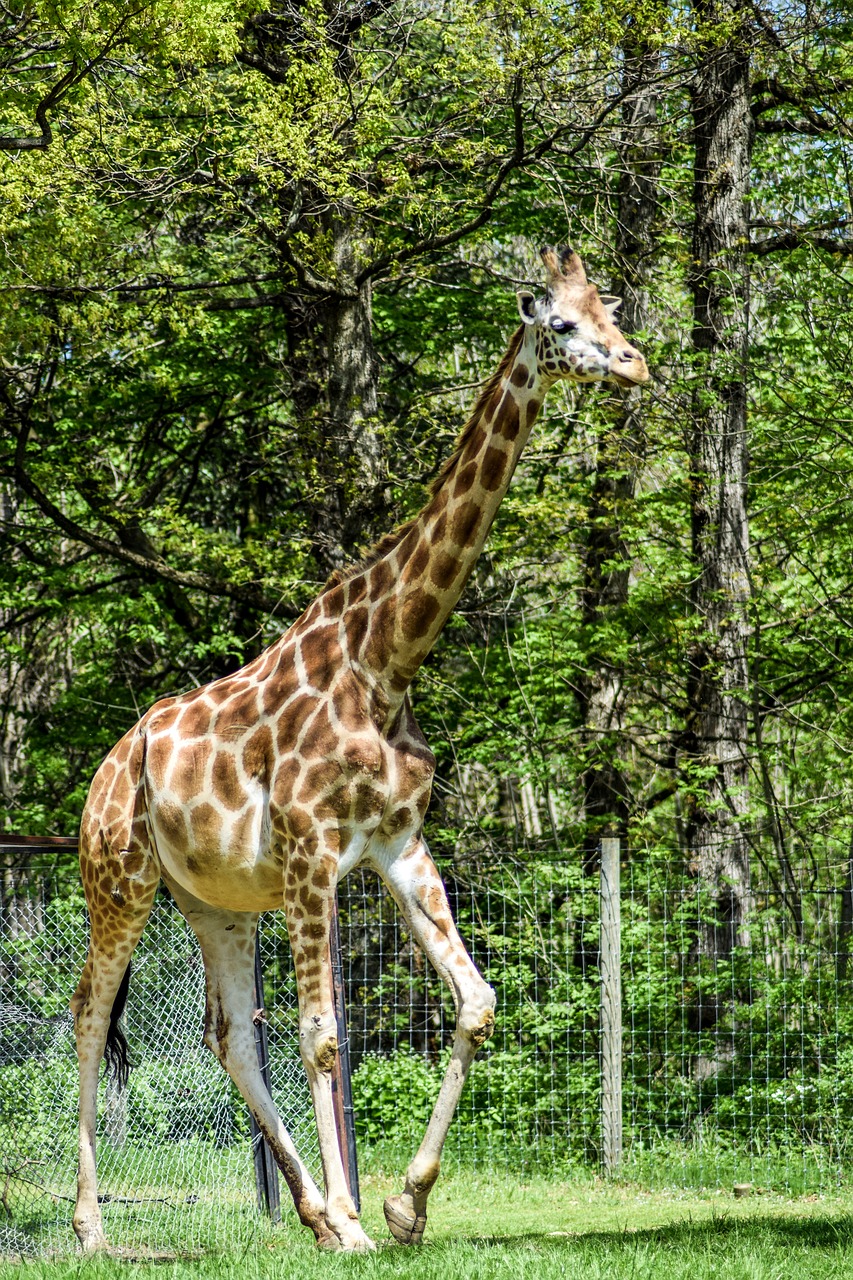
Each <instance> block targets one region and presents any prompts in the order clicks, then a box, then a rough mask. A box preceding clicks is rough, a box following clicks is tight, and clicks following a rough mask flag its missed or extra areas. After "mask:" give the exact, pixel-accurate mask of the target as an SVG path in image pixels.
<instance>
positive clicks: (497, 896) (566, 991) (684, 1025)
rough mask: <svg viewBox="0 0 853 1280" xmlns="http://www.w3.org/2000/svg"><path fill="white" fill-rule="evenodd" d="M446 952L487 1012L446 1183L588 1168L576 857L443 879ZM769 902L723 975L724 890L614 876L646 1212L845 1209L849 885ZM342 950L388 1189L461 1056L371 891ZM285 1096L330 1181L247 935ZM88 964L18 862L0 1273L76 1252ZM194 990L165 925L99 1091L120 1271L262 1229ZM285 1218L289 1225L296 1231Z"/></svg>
mask: <svg viewBox="0 0 853 1280" xmlns="http://www.w3.org/2000/svg"><path fill="white" fill-rule="evenodd" d="M440 861H441V869H442V873H443V875H444V879H445V883H446V885H447V889H448V894H449V897H450V900H451V905H452V907H453V910H454V913H455V915H456V919H457V921H458V922H459V927H460V932H461V933H462V935H463V938H465V940H466V942H467V943H468V945H469V947H470V949H471V952H472V954H473V956H474V959H475V961H476V963H477V964H478V966H479V968H480V969H481V971H482V972H483V973H484V975H485V976H486V977H487V979H488V980H489V981H490V982H491V983H492V985H493V986H494V987H495V988H496V990H497V995H498V1010H497V1015H498V1018H497V1028H496V1032H495V1035H494V1037H493V1039H492V1040H491V1041H490V1042H489V1043H488V1044H487V1045H486V1047H485V1048H484V1050H483V1051H482V1053H481V1055H480V1057H479V1058H478V1060H477V1061H476V1062H475V1064H474V1067H473V1068H472V1072H471V1077H470V1080H469V1084H468V1086H467V1087H466V1091H465V1093H464V1095H463V1098H462V1102H461V1105H460V1108H459V1112H458V1115H457V1119H456V1120H455V1122H454V1124H453V1126H452V1128H451V1132H450V1137H449V1139H448V1146H447V1159H448V1160H449V1161H451V1162H453V1163H456V1164H458V1165H462V1166H466V1167H471V1166H473V1167H475V1168H481V1169H489V1170H505V1171H507V1172H508V1173H513V1172H517V1173H523V1172H524V1171H525V1170H526V1169H536V1170H539V1171H541V1170H543V1169H548V1168H550V1169H553V1170H554V1171H556V1172H567V1171H570V1170H572V1169H581V1170H586V1171H590V1170H593V1171H594V1170H598V1169H600V1167H601V1163H602V1155H603V1151H602V1115H601V1107H602V1079H601V1077H602V1070H601V1068H602V1037H601V1022H600V1008H601V980H600V973H601V967H600V963H599V961H600V957H599V945H600V936H601V935H600V919H601V908H600V894H601V887H600V883H599V878H598V876H597V875H596V874H588V873H585V872H584V871H583V870H582V868H581V865H580V860H579V859H577V858H565V859H558V858H549V859H545V858H540V859H536V858H533V857H526V858H524V859H512V858H509V857H505V858H489V857H480V858H478V859H477V860H475V861H466V862H459V861H455V860H453V859H451V858H448V859H444V860H440ZM788 870H789V873H790V874H788V875H787V876H786V879H785V881H784V883H780V882H779V881H774V879H773V877H772V876H770V875H766V874H765V873H764V872H763V871H761V870H760V868H759V870H758V872H757V873H756V874H755V876H754V879H753V882H752V884H751V885H750V886H749V892H748V901H749V904H750V914H749V917H748V919H747V920H746V921H745V923H744V927H743V928H742V929H741V930H740V932H739V934H738V936H737V938H736V939H735V940H734V945H733V946H732V947H731V948H730V949H729V950H727V951H726V952H725V953H724V954H722V953H721V954H716V955H708V954H703V952H702V950H701V946H700V945H699V943H698V939H700V938H701V937H702V934H703V929H704V930H705V931H706V932H707V925H708V922H709V921H713V917H714V913H715V912H716V911H717V910H718V903H717V901H716V899H715V896H714V892H713V889H714V887H713V886H708V885H704V884H703V883H702V881H701V878H700V877H699V876H698V875H697V873H696V870H695V868H694V867H692V866H691V865H690V864H689V863H688V862H685V860H684V859H683V858H680V857H679V856H678V855H677V854H676V853H673V852H672V851H660V850H658V851H651V852H650V851H646V850H633V851H631V853H630V856H629V855H628V854H627V853H626V851H624V850H623V856H622V883H621V892H620V895H619V896H620V904H621V938H622V952H621V976H622V1076H623V1079H622V1089H623V1108H622V1115H623V1126H624V1128H623V1139H624V1155H623V1158H622V1162H621V1165H620V1170H621V1172H622V1173H623V1174H625V1175H626V1176H628V1177H631V1178H633V1179H637V1180H639V1181H642V1182H644V1183H645V1184H647V1185H652V1186H653V1185H667V1184H669V1185H672V1184H675V1185H702V1186H713V1185H718V1184H731V1182H734V1181H744V1182H747V1181H748V1182H752V1183H754V1184H756V1185H764V1186H768V1187H774V1188H777V1189H787V1190H789V1191H792V1192H800V1191H806V1190H821V1189H827V1188H829V1187H832V1186H834V1185H837V1183H838V1181H839V1180H840V1179H841V1178H843V1177H844V1175H845V1172H846V1171H847V1170H848V1169H849V1167H850V1165H851V1163H853V994H851V990H850V976H851V962H850V957H851V951H853V945H851V926H853V886H851V881H850V864H849V859H848V857H847V855H846V852H845V853H842V852H839V853H838V855H837V856H836V857H833V856H832V853H831V852H828V853H826V854H825V856H824V858H823V861H822V862H821V863H820V864H819V865H818V864H817V863H816V862H815V861H814V859H809V861H808V862H804V864H803V866H802V867H801V868H800V869H799V870H797V869H796V868H789V869H788ZM340 925H341V934H342V941H343V954H344V964H345V967H344V979H345V988H346V994H347V1005H348V1009H347V1013H348V1019H349V1037H350V1040H349V1048H350V1056H351V1059H352V1065H353V1068H354V1073H353V1092H354V1103H355V1111H356V1125H357V1133H358V1140H359V1152H360V1155H361V1156H362V1159H364V1158H367V1159H368V1160H373V1161H375V1162H381V1163H382V1164H383V1165H390V1164H393V1166H394V1168H395V1169H397V1170H398V1171H400V1172H402V1169H403V1168H404V1166H405V1163H406V1161H407V1159H408V1157H409V1156H410V1154H411V1153H412V1151H413V1149H414V1146H415V1145H416V1143H417V1142H418V1140H419V1137H420V1133H421V1132H422V1128H423V1126H424V1125H425V1124H426V1121H427V1119H428V1116H429V1112H430V1109H431V1105H432V1102H433V1100H434V1098H435V1096H436V1094H437V1091H438V1086H439V1081H440V1078H441V1073H442V1070H443V1066H444V1063H445V1061H446V1059H447V1056H448V1054H449V1045H450V1041H451V1039H452V1029H453V1023H454V1014H453V1009H452V1007H451V1002H450V999H449V997H448V995H447V993H446V992H445V991H444V990H443V989H442V987H441V984H440V983H439V981H438V979H437V978H436V976H435V975H434V973H433V972H432V971H431V970H430V968H429V966H428V965H427V963H426V961H425V959H424V957H423V955H422V953H421V952H420V950H419V949H418V948H417V946H416V945H414V943H413V941H412V939H411V938H410V937H409V935H408V933H407V931H406V929H405V927H404V924H403V922H402V921H401V919H400V918H399V916H398V914H397V912H396V909H395V907H394V905H393V903H392V902H391V900H390V899H389V897H388V895H387V894H386V893H385V891H384V889H383V888H382V887H381V884H380V882H379V880H378V878H377V877H376V876H375V875H373V874H371V873H370V872H367V871H364V872H362V871H360V870H358V871H355V872H353V873H351V875H350V876H349V878H348V879H347V881H346V882H345V883H344V885H342V886H341V891H340ZM261 939H262V954H263V967H264V972H265V987H266V990H265V997H266V998H265V1003H266V1007H267V1010H268V1019H269V1027H268V1029H269V1054H270V1065H271V1079H272V1092H273V1096H274V1098H275V1100H276V1103H277V1104H278V1105H279V1107H280V1108H281V1110H282V1112H283V1118H284V1120H285V1124H286V1125H287V1126H288V1128H289V1129H290V1130H291V1132H292V1133H293V1135H294V1138H295V1140H296V1143H297V1146H298V1147H299V1149H300V1150H301V1151H302V1153H303V1155H304V1156H305V1158H306V1160H307V1162H308V1164H309V1167H312V1170H313V1171H315V1172H317V1165H318V1157H317V1145H316V1136H315V1131H314V1127H313V1119H312V1114H311V1107H310V1102H309V1095H308V1091H307V1086H306V1083H305V1080H304V1075H303V1072H302V1068H301V1063H300V1061H299V1055H298V1035H297V1025H296V1023H297V1017H296V992H295V985H294V978H293V972H292V968H291V963H290V956H289V950H288V947H287V941H286V929H285V925H284V920H283V917H282V916H281V915H272V916H268V917H264V919H263V920H262V929H261ZM85 947H86V923H85V912H84V908H83V900H82V895H81V893H80V891H79V888H77V887H76V878H75V875H74V873H73V871H70V870H69V868H68V865H67V861H65V862H64V861H63V860H61V859H56V858H53V859H47V860H45V859H41V860H34V859H29V860H28V861H27V862H26V865H23V864H22V863H20V862H18V863H14V862H10V861H8V860H7V862H6V865H5V866H4V868H3V873H2V893H0V983H2V988H0V989H2V998H0V1252H6V1253H8V1252H10V1251H15V1252H27V1251H32V1250H34V1249H44V1248H59V1249H65V1248H69V1247H71V1246H72V1245H73V1237H72V1235H71V1231H70V1215H71V1208H72V1201H73V1194H74V1180H75V1164H76V1132H75V1130H76V1121H75V1108H76V1064H75V1058H74V1048H73V1034H72V1024H71V1016H70V1013H69V1012H68V998H69V995H70V993H71V991H72V990H73V989H74V986H75V984H76V981H77V978H78V975H79V972H80V968H81V966H82V963H83V959H84V955H85ZM203 1010H204V983H203V970H202V965H201V959H200V956H199V954H198V950H197V946H196V943H195V940H194V938H193V937H192V935H191V934H190V933H189V931H188V929H187V927H186V925H185V924H184V922H183V921H182V919H181V918H180V916H179V915H178V914H177V912H176V911H175V910H174V908H173V907H172V906H171V904H170V902H169V901H168V899H167V898H165V897H164V898H163V899H162V900H161V901H159V902H158V905H157V907H156V909H155V912H154V914H153V917H152V920H151V922H150V923H149V926H148V928H147V930H146V932H145V935H144V937H143V942H142V943H141V944H140V947H139V949H138V951H137V954H136V958H135V967H134V979H133V982H132V985H131V997H130V1000H129V1004H128V1011H127V1032H128V1038H129V1041H130V1045H131V1055H132V1058H133V1061H134V1062H135V1064H136V1067H135V1070H134V1071H133V1072H132V1074H131V1081H130V1085H129V1087H128V1090H127V1092H126V1093H125V1094H116V1093H115V1092H112V1091H111V1089H110V1086H108V1085H107V1084H106V1083H104V1084H102V1096H101V1100H100V1120H99V1135H100V1138H99V1157H100V1170H101V1178H102V1183H101V1185H102V1191H103V1193H104V1196H105V1204H104V1215H105V1225H106V1229H107V1232H108V1234H109V1235H110V1237H111V1239H112V1241H113V1243H115V1244H117V1245H120V1246H121V1245H124V1246H127V1247H128V1248H146V1249H155V1250H156V1249H158V1248H161V1247H162V1248H168V1249H174V1248H175V1246H176V1243H178V1242H179V1243H180V1246H181V1247H182V1248H184V1249H202V1248H205V1247H210V1246H213V1245H222V1244H224V1243H229V1244H231V1243H237V1242H240V1241H242V1240H247V1239H249V1238H253V1237H255V1236H257V1235H258V1234H259V1233H263V1232H265V1231H266V1230H268V1229H269V1228H268V1225H266V1224H265V1222H264V1219H263V1217H262V1216H261V1215H260V1214H259V1212H258V1206H257V1199H256V1191H255V1181H254V1173H253V1162H252V1148H251V1135H250V1127H249V1121H248V1117H247V1114H246V1110H245V1107H244V1106H243V1104H242V1101H241V1100H240V1099H239V1097H237V1096H236V1095H235V1092H234V1090H233V1088H232V1087H231V1085H230V1083H229V1081H228V1080H227V1078H226V1076H225V1074H224V1073H223V1072H222V1070H221V1068H220V1067H219V1066H218V1064H217V1063H216V1062H215V1061H214V1060H213V1058H212V1056H211V1055H210V1054H209V1052H208V1051H207V1050H205V1049H203V1048H202V1046H201V1031H202V1022H203ZM285 1212H289V1210H288V1209H287V1208H286V1209H285Z"/></svg>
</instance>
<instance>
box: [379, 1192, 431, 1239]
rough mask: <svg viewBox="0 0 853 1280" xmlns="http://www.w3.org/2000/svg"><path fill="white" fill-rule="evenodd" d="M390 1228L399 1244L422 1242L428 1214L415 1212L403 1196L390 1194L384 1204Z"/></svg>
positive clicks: (386, 1219)
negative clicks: (404, 1200)
mask: <svg viewBox="0 0 853 1280" xmlns="http://www.w3.org/2000/svg"><path fill="white" fill-rule="evenodd" d="M382 1208H383V1210H384V1212H385V1221H386V1222H387V1223H388V1230H389V1231H390V1232H391V1235H392V1236H393V1237H394V1239H395V1240H396V1241H397V1243H398V1244H420V1243H421V1241H422V1240H423V1238H424V1231H425V1230H426V1214H425V1213H415V1212H414V1210H413V1209H409V1207H408V1206H407V1205H406V1204H405V1203H404V1202H403V1199H402V1197H401V1196H389V1197H388V1199H387V1200H386V1201H385V1204H384V1205H383V1206H382Z"/></svg>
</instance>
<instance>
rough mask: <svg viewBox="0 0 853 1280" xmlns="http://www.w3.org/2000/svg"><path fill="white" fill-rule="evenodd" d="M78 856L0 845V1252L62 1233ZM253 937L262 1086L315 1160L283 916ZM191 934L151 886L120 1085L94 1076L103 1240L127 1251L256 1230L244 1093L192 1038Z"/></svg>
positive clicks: (231, 1238)
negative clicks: (264, 1051)
mask: <svg viewBox="0 0 853 1280" xmlns="http://www.w3.org/2000/svg"><path fill="white" fill-rule="evenodd" d="M86 943H87V924H86V913H85V906H84V902H83V897H82V893H81V892H80V890H79V888H78V887H77V886H76V858H75V857H73V856H72V858H71V859H70V861H69V858H68V855H67V854H64V855H58V856H56V855H54V856H48V857H44V856H41V857H33V856H32V855H31V854H26V855H25V856H24V857H23V858H22V857H20V856H18V857H15V856H14V855H10V854H9V853H6V854H5V865H4V866H3V870H2V892H0V990H2V1000H0V1179H2V1182H0V1193H2V1194H0V1253H30V1252H34V1251H44V1250H60V1251H63V1250H66V1249H68V1248H71V1247H73V1245H74V1237H73V1235H72V1233H71V1212H72V1208H73V1202H74V1194H75V1189H76V1169H77V1133H76V1128H77V1120H76V1107H77V1061H76V1055H75V1050H74V1034H73V1021H72V1017H71V1013H70V1011H69V1009H68V1001H69V998H70V995H71V993H72V992H73V990H74V988H75V986H76V984H77V980H78V978H79V976H80V971H81V969H82V967H83V962H84V960H85V956H86ZM260 949H261V956H262V961H263V968H264V978H265V1001H264V1003H265V1006H266V1009H267V1010H268V1025H267V1033H268V1042H269V1065H270V1083H271V1091H272V1094H273V1097H274V1098H275V1099H276V1103H277V1105H278V1107H279V1109H280V1111H281V1113H282V1118H283V1120H284V1123H285V1125H286V1126H287V1127H288V1128H289V1129H290V1132H291V1134H292V1136H293V1137H294V1140H295V1142H296V1144H297V1147H298V1149H299V1150H300V1152H301V1153H302V1155H303V1158H304V1159H305V1160H306V1163H307V1164H308V1166H309V1168H311V1170H312V1172H313V1173H315V1174H316V1173H317V1172H318V1166H319V1156H318V1147H317V1139H316V1131H315V1129H314V1124H313V1111H312V1109H311V1102H310V1095H309V1093H308V1087H307V1083H306V1080H305V1076H304V1072H303V1069H302V1063H301V1060H300V1058H299V1052H298V1034H297V1032H296V1021H297V1014H296V995H295V985H294V982H293V974H292V969H291V966H290V958H289V952H288V950H287V946H286V941H285V938H284V936H283V922H282V921H280V920H279V919H278V918H277V917H274V916H270V917H265V918H264V920H263V921H262V924H261V930H260ZM203 1025H204V970H203V965H202V960H201V955H200V952H199V949H198V945H197V943H196V940H195V937H194V935H193V934H192V933H191V931H190V929H189V927H188V926H187V924H186V922H185V921H184V920H183V917H182V916H181V915H180V914H179V912H178V911H177V910H176V908H175V907H174V905H173V904H172V902H171V900H170V898H169V897H168V895H166V894H165V893H162V894H160V895H158V899H157V901H156V903H155V906H154V909H153V911H152V914H151V918H150V920H149V922H148V925H147V927H146V929H145V932H144V934H143V938H142V941H141V942H140V944H139V946H138V948H137V950H136V952H135V954H134V961H133V979H132V982H131V989H130V995H129V998H128V1004H127V1011H126V1015H125V1029H126V1033H127V1038H128V1042H129V1046H130V1057H131V1061H132V1062H133V1064H134V1069H133V1071H132V1072H131V1075H130V1081H129V1084H128V1087H127V1089H126V1091H120V1090H118V1089H117V1088H116V1087H115V1086H114V1085H112V1084H111V1083H110V1082H109V1081H108V1080H106V1079H103V1080H102V1081H101V1086H100V1094H99V1103H98V1115H99V1120H98V1172H99V1194H100V1196H101V1198H102V1208H103V1216H104V1226H105V1230H106V1233H107V1236H108V1238H109V1240H110V1242H111V1243H112V1244H113V1245H114V1246H116V1247H118V1248H120V1249H121V1248H125V1249H129V1250H132V1251H139V1250H145V1251H150V1250H153V1251H155V1252H156V1251H157V1250H160V1249H167V1250H172V1249H174V1248H175V1247H176V1246H178V1247H180V1248H181V1249H184V1250H188V1251H193V1250H203V1249H206V1248H210V1247H213V1246H218V1245H223V1244H239V1243H240V1242H241V1241H244V1240H248V1239H250V1238H254V1237H256V1236H257V1235H258V1234H259V1233H263V1232H265V1231H266V1230H268V1226H269V1224H268V1220H267V1219H265V1218H264V1216H263V1215H262V1214H261V1213H259V1209H258V1203H257V1194H256V1184H255V1172H254V1164H253V1145H252V1143H253V1140H252V1134H251V1127H250V1121H249V1116H248V1113H247V1110H246V1108H245V1105H244V1104H243V1102H242V1099H241V1098H240V1097H239V1095H238V1094H237V1093H236V1091H235V1090H234V1088H233V1086H232V1085H231V1083H230V1081H229V1079H228V1077H227V1076H226V1075H225V1073H224V1072H223V1070H222V1068H221V1067H220V1066H219V1064H218V1063H217V1062H216V1061H215V1060H214V1058H213V1056H212V1055H211V1053H210V1052H209V1051H208V1050H207V1049H206V1048H204V1047H203V1045H202V1031H203Z"/></svg>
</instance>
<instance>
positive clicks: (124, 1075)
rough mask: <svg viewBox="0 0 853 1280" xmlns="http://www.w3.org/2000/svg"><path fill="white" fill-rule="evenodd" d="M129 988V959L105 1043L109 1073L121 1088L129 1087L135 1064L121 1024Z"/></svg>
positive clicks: (111, 1014) (112, 1010)
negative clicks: (132, 1068) (129, 1079)
mask: <svg viewBox="0 0 853 1280" xmlns="http://www.w3.org/2000/svg"><path fill="white" fill-rule="evenodd" d="M129 990H130V962H129V961H128V965H127V968H126V969H125V971H124V976H123V978H122V980H121V982H120V983H119V988H118V991H117V992H116V998H115V1000H114V1001H113V1007H112V1009H111V1010H110V1025H109V1027H108V1028H107V1042H106V1044H105V1045H104V1061H105V1062H106V1064H107V1075H109V1076H112V1078H113V1080H115V1081H116V1083H117V1084H118V1086H119V1087H120V1088H121V1089H125V1088H126V1087H127V1081H128V1078H129V1076H130V1071H131V1067H132V1066H133V1063H132V1062H131V1061H130V1056H129V1053H128V1048H127V1040H126V1038H125V1034H124V1032H123V1031H122V1029H121V1027H120V1026H119V1018H120V1017H121V1015H122V1014H123V1013H124V1006H125V1005H126V1004H127V993H128V991H129Z"/></svg>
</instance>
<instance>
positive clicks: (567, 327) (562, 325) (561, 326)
mask: <svg viewBox="0 0 853 1280" xmlns="http://www.w3.org/2000/svg"><path fill="white" fill-rule="evenodd" d="M551 328H552V329H553V330H554V331H555V332H556V333H571V331H572V329H577V325H576V324H572V322H571V320H561V319H560V317H559V316H555V317H554V319H553V320H552V321H551Z"/></svg>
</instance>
